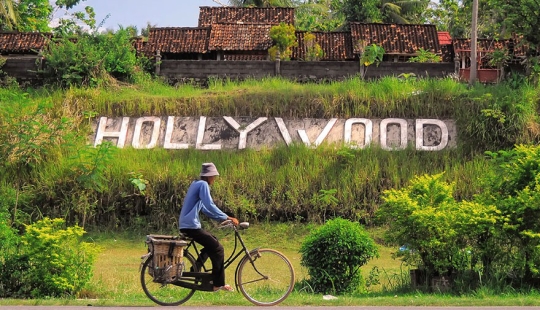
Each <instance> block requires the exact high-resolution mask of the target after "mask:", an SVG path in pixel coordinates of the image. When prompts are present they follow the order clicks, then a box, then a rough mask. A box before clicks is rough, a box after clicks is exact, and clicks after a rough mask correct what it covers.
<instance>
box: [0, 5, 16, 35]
mask: <svg viewBox="0 0 540 310" xmlns="http://www.w3.org/2000/svg"><path fill="white" fill-rule="evenodd" d="M14 7H15V0H0V27H1V29H3V30H11V29H13V27H15V26H16V25H17V21H18V16H17V11H16V10H15V9H14Z"/></svg>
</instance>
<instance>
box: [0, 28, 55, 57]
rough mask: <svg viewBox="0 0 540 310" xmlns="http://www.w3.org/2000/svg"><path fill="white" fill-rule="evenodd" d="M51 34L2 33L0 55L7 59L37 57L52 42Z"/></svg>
mask: <svg viewBox="0 0 540 310" xmlns="http://www.w3.org/2000/svg"><path fill="white" fill-rule="evenodd" d="M51 38H52V34H51V33H40V32H0V55H2V56H5V57H25V56H27V57H28V56H30V57H35V56H37V55H38V54H39V53H40V52H41V51H42V50H43V48H44V47H45V46H46V45H47V43H48V42H49V41H50V40H51Z"/></svg>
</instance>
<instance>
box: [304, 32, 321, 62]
mask: <svg viewBox="0 0 540 310" xmlns="http://www.w3.org/2000/svg"><path fill="white" fill-rule="evenodd" d="M304 43H305V45H306V48H307V51H306V60H307V61H316V60H320V59H321V58H323V57H324V51H323V50H322V48H321V46H320V45H319V43H317V41H316V40H315V35H314V34H313V33H309V32H308V33H306V34H304Z"/></svg>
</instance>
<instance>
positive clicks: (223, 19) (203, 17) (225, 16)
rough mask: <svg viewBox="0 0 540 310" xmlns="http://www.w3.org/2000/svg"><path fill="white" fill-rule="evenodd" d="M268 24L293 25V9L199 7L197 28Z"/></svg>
mask: <svg viewBox="0 0 540 310" xmlns="http://www.w3.org/2000/svg"><path fill="white" fill-rule="evenodd" d="M229 23H234V24H269V25H279V24H280V23H285V24H289V25H294V8H282V7H271V8H254V7H252V8H249V7H248V8H244V7H241V8H240V7H231V6H217V7H214V6H212V7H210V6H202V7H199V25H198V26H199V27H210V26H212V25H214V24H229Z"/></svg>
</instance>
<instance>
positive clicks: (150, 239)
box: [146, 235, 187, 283]
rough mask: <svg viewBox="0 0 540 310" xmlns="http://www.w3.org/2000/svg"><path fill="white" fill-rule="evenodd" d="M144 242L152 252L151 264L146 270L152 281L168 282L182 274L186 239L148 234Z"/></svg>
mask: <svg viewBox="0 0 540 310" xmlns="http://www.w3.org/2000/svg"><path fill="white" fill-rule="evenodd" d="M146 243H147V244H148V251H149V252H150V253H152V266H151V268H149V269H148V272H149V274H150V275H151V276H152V277H153V278H154V282H159V283H170V282H174V281H176V280H177V279H178V278H180V277H181V276H182V272H183V271H184V260H183V258H184V247H185V246H187V242H186V241H184V240H179V239H178V238H177V237H174V236H164V235H148V236H147V237H146Z"/></svg>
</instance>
